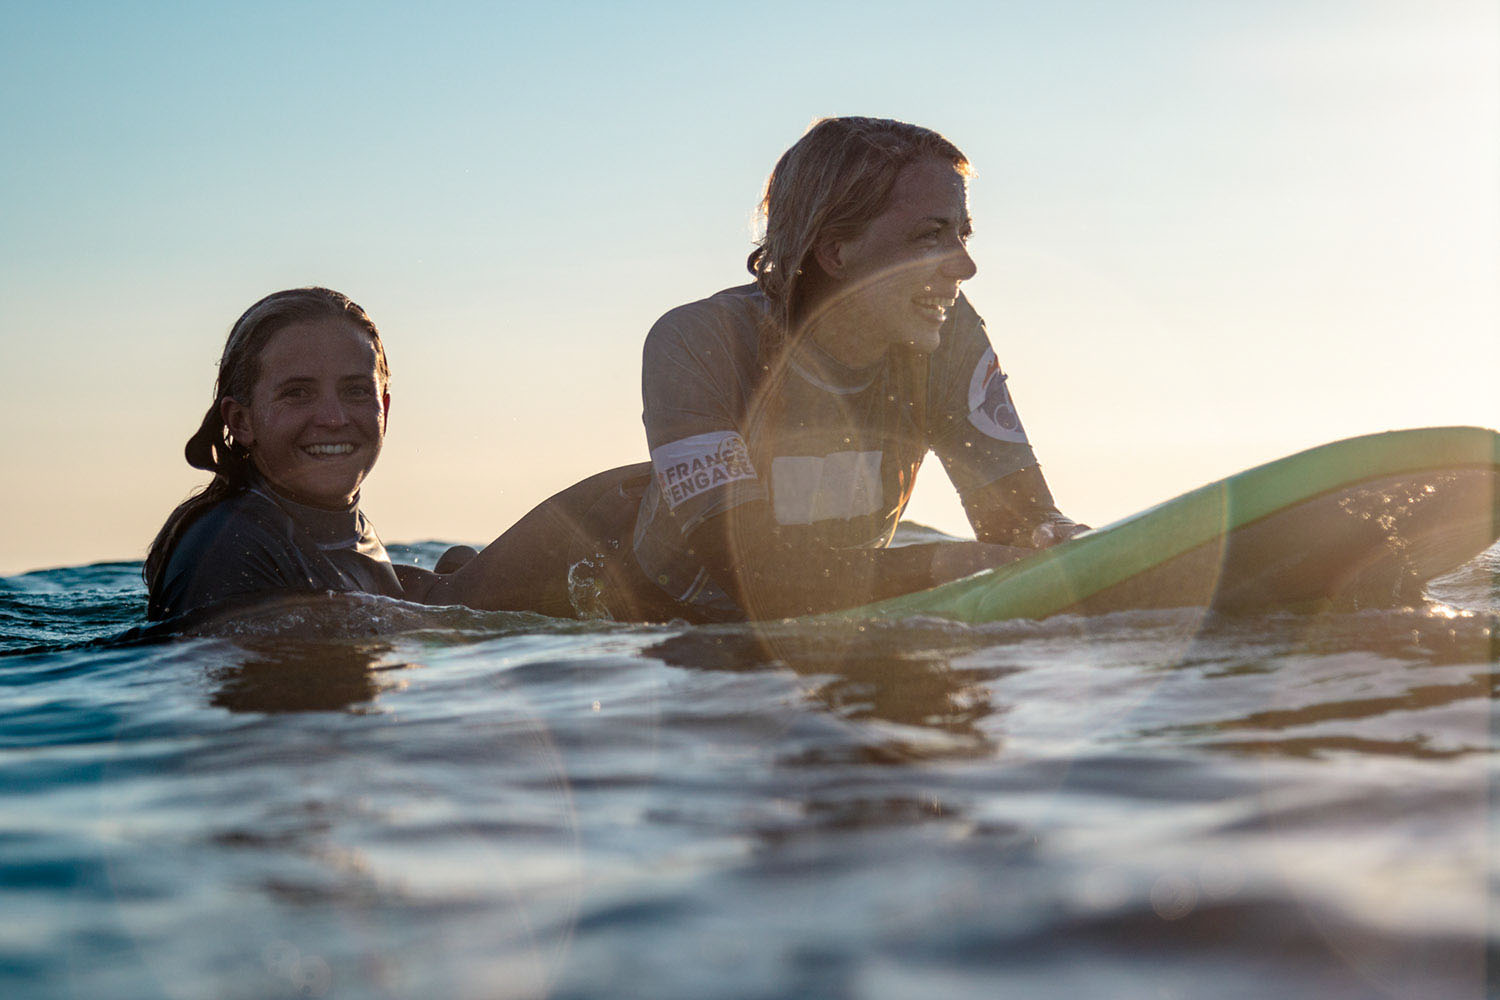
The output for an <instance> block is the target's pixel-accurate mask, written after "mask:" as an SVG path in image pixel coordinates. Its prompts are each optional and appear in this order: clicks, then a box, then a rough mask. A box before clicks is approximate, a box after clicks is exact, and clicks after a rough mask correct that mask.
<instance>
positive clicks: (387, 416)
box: [380, 392, 391, 427]
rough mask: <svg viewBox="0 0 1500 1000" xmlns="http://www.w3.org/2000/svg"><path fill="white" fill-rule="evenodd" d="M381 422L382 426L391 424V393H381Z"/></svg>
mask: <svg viewBox="0 0 1500 1000" xmlns="http://www.w3.org/2000/svg"><path fill="white" fill-rule="evenodd" d="M380 416H381V420H380V423H381V425H382V426H386V427H388V426H390V423H391V394H390V393H388V392H382V393H381V394H380Z"/></svg>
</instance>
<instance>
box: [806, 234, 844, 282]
mask: <svg viewBox="0 0 1500 1000" xmlns="http://www.w3.org/2000/svg"><path fill="white" fill-rule="evenodd" d="M813 259H814V260H816V261H817V262H818V266H819V267H821V268H822V269H823V273H824V274H826V275H828V276H829V277H830V278H841V277H843V275H844V241H843V240H834V239H820V240H818V242H817V243H815V244H813Z"/></svg>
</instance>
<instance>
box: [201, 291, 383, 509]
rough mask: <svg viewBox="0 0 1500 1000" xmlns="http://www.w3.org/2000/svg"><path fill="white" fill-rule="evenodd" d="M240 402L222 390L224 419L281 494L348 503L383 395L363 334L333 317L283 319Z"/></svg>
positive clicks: (368, 463) (372, 452)
mask: <svg viewBox="0 0 1500 1000" xmlns="http://www.w3.org/2000/svg"><path fill="white" fill-rule="evenodd" d="M259 361H260V363H259V368H260V374H259V378H258V379H257V380H256V383H255V388H254V389H253V390H252V392H251V398H250V400H249V401H248V403H247V402H245V401H241V400H235V399H229V398H226V399H225V400H224V403H223V412H222V415H223V417H224V423H225V425H226V426H228V428H229V432H230V433H231V434H232V435H233V436H234V439H235V441H236V442H238V443H239V444H242V445H244V446H245V447H246V448H247V449H249V452H250V457H251V458H252V459H253V460H254V462H255V467H256V469H257V470H258V471H259V472H260V474H261V475H262V476H264V477H265V479H266V482H267V483H269V484H270V486H271V487H272V489H274V490H276V492H278V493H280V494H281V495H282V496H285V497H286V498H287V499H289V500H295V501H297V502H298V503H304V504H307V505H308V506H311V507H322V508H325V509H328V510H340V509H346V508H348V507H349V506H350V505H351V504H352V503H353V502H354V499H355V497H356V496H357V495H358V494H359V487H360V484H361V483H363V482H364V479H365V476H366V474H368V473H369V471H370V469H371V468H373V467H374V465H375V460H376V459H377V458H378V457H379V456H380V445H381V443H382V441H383V440H384V439H385V421H386V413H387V411H388V410H389V409H390V405H391V401H390V395H389V394H388V393H387V392H386V387H385V385H384V384H382V382H381V379H380V376H379V374H378V372H377V370H376V358H375V348H374V346H373V345H372V344H371V342H370V336H369V334H368V333H366V332H365V331H364V330H362V329H361V328H360V327H359V326H357V325H355V324H354V323H351V322H349V321H348V320H345V319H341V318H328V319H316V320H304V321H301V322H297V323H292V324H290V325H289V326H286V327H283V328H282V329H281V330H278V331H277V332H276V333H275V334H273V335H272V336H271V339H270V340H269V341H268V342H267V343H266V346H265V349H264V350H262V351H261V355H260V359H259Z"/></svg>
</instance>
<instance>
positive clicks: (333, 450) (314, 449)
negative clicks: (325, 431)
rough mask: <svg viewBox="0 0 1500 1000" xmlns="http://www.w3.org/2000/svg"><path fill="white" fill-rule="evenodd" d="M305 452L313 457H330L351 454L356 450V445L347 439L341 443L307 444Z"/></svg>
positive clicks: (304, 446)
mask: <svg viewBox="0 0 1500 1000" xmlns="http://www.w3.org/2000/svg"><path fill="white" fill-rule="evenodd" d="M302 450H303V452H305V453H306V454H308V455H311V456H312V457H313V458H330V457H335V456H338V455H349V454H352V453H353V452H354V445H352V444H350V443H349V442H347V441H344V442H341V443H339V444H305V445H303V446H302Z"/></svg>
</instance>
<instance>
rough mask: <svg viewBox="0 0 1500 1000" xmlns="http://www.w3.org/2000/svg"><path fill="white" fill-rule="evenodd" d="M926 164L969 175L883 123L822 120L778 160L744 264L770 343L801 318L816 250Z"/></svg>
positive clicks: (851, 230) (960, 161)
mask: <svg viewBox="0 0 1500 1000" xmlns="http://www.w3.org/2000/svg"><path fill="white" fill-rule="evenodd" d="M928 156H935V157H938V158H939V159H942V160H946V161H948V162H949V163H951V164H953V169H954V170H957V171H958V172H959V173H960V174H962V175H963V176H965V177H968V176H969V175H970V174H971V173H972V172H973V169H972V168H971V167H970V165H969V160H968V157H966V156H964V154H963V153H962V152H961V151H960V150H959V148H958V147H957V146H955V145H954V144H953V143H951V142H949V141H948V140H947V139H945V138H944V137H943V136H941V135H939V134H938V133H937V132H934V131H932V130H931V129H928V128H923V127H922V126H920V125H911V124H908V123H907V122H899V121H894V120H892V119H890V118H860V117H849V118H823V119H820V120H818V121H816V122H814V123H813V125H812V127H811V128H809V129H808V130H807V132H806V134H804V135H803V136H802V138H801V139H798V140H797V142H796V144H795V145H793V146H792V148H791V149H788V150H787V151H786V152H785V153H784V154H782V157H781V159H780V160H779V161H778V162H777V164H776V168H775V169H774V170H772V171H771V176H770V177H769V178H768V179H767V180H766V191H765V194H764V196H762V198H761V201H760V214H761V217H762V221H763V223H764V226H765V234H764V235H763V236H762V237H761V239H760V241H759V243H758V245H757V246H756V248H755V249H754V250H753V251H752V252H751V254H750V259H749V260H748V261H747V262H746V263H747V266H748V267H749V269H750V273H751V274H753V275H755V282H756V284H758V285H759V286H760V288H761V291H763V292H765V294H766V297H767V298H768V299H770V300H771V303H772V305H773V307H774V313H775V319H776V321H777V324H776V326H777V329H776V330H774V331H771V332H770V334H769V335H770V336H771V337H772V338H778V337H779V338H780V339H783V340H784V338H785V337H786V336H787V335H788V334H789V333H790V332H791V330H792V328H793V324H795V323H796V322H797V321H799V320H801V319H802V318H803V317H802V310H803V307H804V305H805V304H806V303H805V302H804V301H803V299H804V295H803V278H804V272H805V270H806V269H807V268H808V267H810V266H814V265H813V264H812V262H811V261H810V260H809V258H810V257H811V256H812V254H813V251H814V249H815V248H816V246H817V244H818V242H819V241H820V240H823V239H825V238H834V239H852V238H854V237H857V236H858V235H859V234H860V233H862V232H863V231H864V229H865V227H866V226H868V225H869V224H870V222H871V221H873V220H874V219H875V217H876V216H878V215H879V214H880V213H881V212H882V211H884V210H885V206H886V202H888V201H889V200H890V196H891V190H892V188H894V187H895V186H896V178H897V176H898V175H899V174H900V173H901V171H902V170H903V169H904V168H905V167H907V166H908V165H910V164H912V163H914V162H916V161H917V160H920V159H922V158H924V157H928ZM767 346H772V347H779V346H780V345H779V344H778V345H767ZM773 353H774V352H773Z"/></svg>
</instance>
